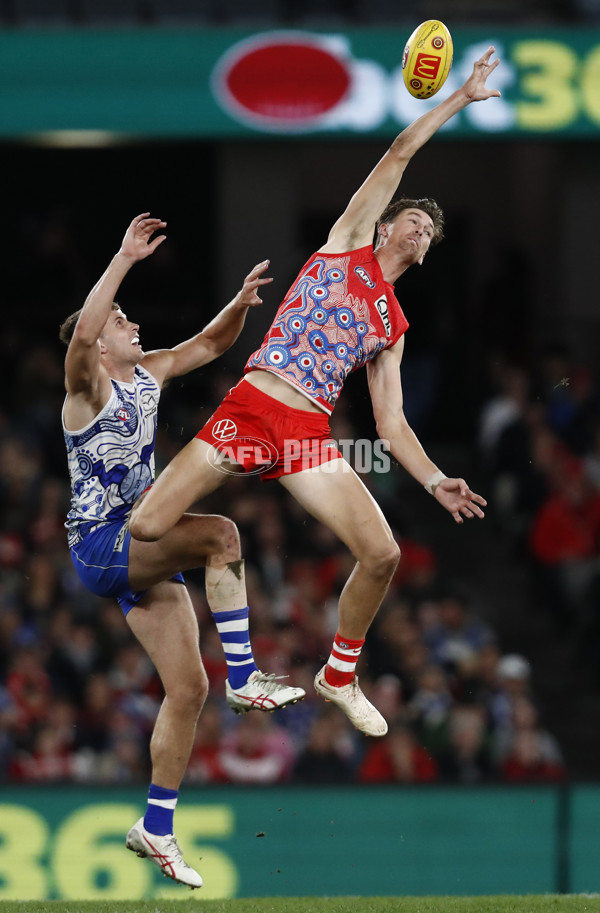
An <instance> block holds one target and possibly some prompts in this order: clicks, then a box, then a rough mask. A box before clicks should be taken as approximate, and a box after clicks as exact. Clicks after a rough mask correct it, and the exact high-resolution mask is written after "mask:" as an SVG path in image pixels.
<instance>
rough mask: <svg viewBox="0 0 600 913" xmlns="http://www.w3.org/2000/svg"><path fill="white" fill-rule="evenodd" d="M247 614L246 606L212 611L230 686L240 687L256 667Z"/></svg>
mask: <svg viewBox="0 0 600 913" xmlns="http://www.w3.org/2000/svg"><path fill="white" fill-rule="evenodd" d="M248 614H249V613H248V606H246V608H245V609H235V610H232V611H230V612H213V613H212V616H213V618H214V620H215V624H216V626H217V631H218V632H219V637H220V638H221V643H222V644H223V650H224V651H225V659H226V660H227V669H228V678H229V684H230V685H231V687H232V688H241V687H242V685H245V684H246V682H247V681H248V679H249V678H250V676H251V675H252V673H253V672H255V671H256V670H257V669H258V666H257V665H256V663H255V662H254V657H253V655H252V647H251V645H250V632H249V629H248Z"/></svg>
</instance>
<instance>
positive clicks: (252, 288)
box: [236, 260, 273, 308]
mask: <svg viewBox="0 0 600 913" xmlns="http://www.w3.org/2000/svg"><path fill="white" fill-rule="evenodd" d="M270 263H271V261H270V260H263V261H262V263H257V264H256V266H255V267H254V269H252V270H251V271H250V272H249V273H248V275H247V276H246V278H245V279H244V284H243V286H242V288H241V289H240V291H239V292H238V293H237V295H236V303H237V304H240V305H242V306H243V307H251V308H253V307H256V306H257V305H258V304H262V298H261V297H260V296H259V294H258V289H259V288H260V287H261V286H263V285H268V284H269V283H270V282H272V281H273V279H272V278H270V277H269V276H263V273H265V272H266V271H267V270H268V268H269V265H270Z"/></svg>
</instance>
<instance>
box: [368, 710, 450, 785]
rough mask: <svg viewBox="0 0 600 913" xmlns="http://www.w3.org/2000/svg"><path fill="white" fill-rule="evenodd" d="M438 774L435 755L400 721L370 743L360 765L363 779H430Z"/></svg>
mask: <svg viewBox="0 0 600 913" xmlns="http://www.w3.org/2000/svg"><path fill="white" fill-rule="evenodd" d="M438 776H439V771H438V765H437V764H436V762H435V761H434V759H433V758H432V757H431V755H430V754H429V752H428V751H426V750H425V748H423V746H422V745H419V742H418V741H417V739H416V737H415V734H414V732H413V731H412V729H410V728H409V727H408V726H405V725H403V724H401V723H396V724H395V725H394V726H392V727H391V728H390V730H389V732H388V734H387V735H386V736H384V737H383V738H382V739H377V741H371V742H370V743H369V747H368V748H367V750H366V752H365V756H364V757H363V759H362V762H361V764H360V767H359V769H358V780H359V782H361V783H431V782H432V781H434V780H437V779H438Z"/></svg>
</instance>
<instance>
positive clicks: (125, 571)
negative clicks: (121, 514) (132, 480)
mask: <svg viewBox="0 0 600 913" xmlns="http://www.w3.org/2000/svg"><path fill="white" fill-rule="evenodd" d="M130 543H131V533H130V532H129V526H128V524H127V523H123V521H122V520H117V521H116V522H114V523H110V522H109V523H101V524H100V525H99V526H97V527H96V528H95V529H93V530H92V531H91V532H89V533H87V535H86V536H84V538H83V539H82V541H81V542H78V543H77V545H74V546H73V547H72V549H71V559H72V561H73V565H74V567H75V570H76V571H77V576H78V577H79V579H80V580H81V582H82V583H83V584H84V586H86V587H87V588H88V590H91V591H92V593H95V594H96V595H97V596H104V597H105V598H112V599H116V600H117V602H118V603H119V605H120V606H121V608H122V609H123V614H124V615H127V613H128V612H129V611H130V609H132V608H133V607H134V605H136V604H137V603H138V602H139V601H140V599H141V598H142V596H143V595H144V593H145V592H146V590H137V591H136V592H134V591H133V590H132V589H131V587H130V585H129V545H130ZM171 580H175V581H177V582H178V583H184V582H185V581H184V579H183V574H175V576H174V577H171Z"/></svg>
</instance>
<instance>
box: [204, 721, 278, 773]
mask: <svg viewBox="0 0 600 913" xmlns="http://www.w3.org/2000/svg"><path fill="white" fill-rule="evenodd" d="M218 764H219V768H220V770H221V771H222V773H223V776H224V778H225V779H226V780H228V781H229V782H232V783H263V784H264V783H281V782H284V781H286V780H288V779H289V777H290V774H291V771H292V767H293V764H294V749H293V745H292V740H291V739H290V737H289V736H288V734H287V732H286V731H285V729H283V728H282V727H280V726H278V725H277V724H276V723H275V722H274V721H273V717H272V715H270V714H266V713H247V714H246V715H245V716H244V717H242V719H241V720H240V722H239V723H238V725H237V726H236V728H235V729H234V730H232V731H231V732H229V733H228V734H227V735H225V737H224V739H223V740H222V743H221V750H220V752H219V758H218Z"/></svg>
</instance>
